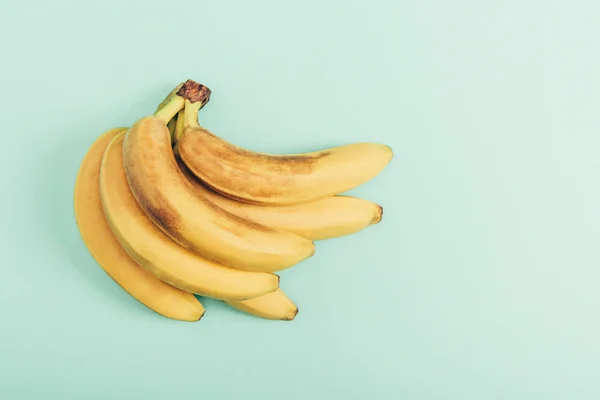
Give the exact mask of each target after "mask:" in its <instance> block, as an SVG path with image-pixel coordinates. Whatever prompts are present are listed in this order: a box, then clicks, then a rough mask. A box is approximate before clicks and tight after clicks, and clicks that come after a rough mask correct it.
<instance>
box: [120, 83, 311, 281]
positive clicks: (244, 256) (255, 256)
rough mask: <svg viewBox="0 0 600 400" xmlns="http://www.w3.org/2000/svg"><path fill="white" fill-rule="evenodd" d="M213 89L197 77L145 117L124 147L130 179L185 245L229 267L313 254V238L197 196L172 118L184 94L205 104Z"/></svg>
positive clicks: (268, 268) (149, 209)
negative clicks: (178, 151)
mask: <svg viewBox="0 0 600 400" xmlns="http://www.w3.org/2000/svg"><path fill="white" fill-rule="evenodd" d="M209 95H210V90H209V89H208V88H206V87H204V86H202V85H199V84H197V83H195V82H193V81H187V82H186V83H185V84H184V86H183V87H182V88H181V89H180V90H179V91H178V92H177V94H175V95H174V96H172V98H171V100H170V101H168V102H167V103H166V104H165V105H164V106H163V107H161V108H160V110H159V111H157V112H155V113H154V114H153V115H151V116H147V117H144V118H141V119H139V120H138V121H136V122H135V124H134V125H133V126H132V127H131V128H130V129H129V130H128V132H127V134H126V136H125V141H124V145H123V158H124V159H123V164H124V167H125V171H126V177H127V181H128V184H129V187H130V189H131V192H132V193H133V196H134V197H135V199H136V200H137V203H138V204H139V205H140V207H141V209H142V210H143V211H144V212H145V213H146V215H147V216H148V217H149V218H150V219H151V220H152V221H153V222H154V223H155V224H156V225H157V226H158V227H159V228H160V229H162V231H163V232H165V233H166V234H167V235H168V236H169V237H171V238H172V239H173V240H174V241H175V242H177V243H179V244H180V245H181V246H182V247H185V248H186V249H188V250H190V251H193V252H195V253H197V254H199V255H201V256H203V257H205V258H207V259H210V260H213V261H215V262H217V263H221V264H223V265H226V266H230V267H235V268H238V269H242V270H248V271H261V272H274V271H279V270H283V269H286V268H289V267H291V266H293V265H295V264H297V263H299V262H300V261H302V260H304V259H306V258H308V257H310V256H312V255H313V254H314V251H315V248H314V243H313V242H312V241H310V240H307V239H305V238H302V237H300V236H297V235H294V234H293V233H290V232H286V231H281V230H276V229H273V228H268V227H266V226H263V225H260V224H257V223H255V222H252V221H248V220H245V219H243V218H240V217H238V216H236V215H234V214H231V213H229V212H227V211H225V210H223V209H221V208H219V207H217V206H215V205H214V204H212V203H211V202H210V201H208V200H206V199H205V198H202V197H199V196H197V195H196V193H195V191H194V188H193V186H192V185H191V183H190V182H189V181H188V180H187V178H186V177H185V176H184V175H183V173H182V172H181V171H180V169H179V167H178V165H177V162H176V161H175V157H174V153H173V149H172V141H171V136H170V134H169V131H168V129H167V128H166V123H167V121H169V120H171V119H172V118H173V117H174V115H175V114H176V113H177V112H178V111H179V110H181V109H182V108H183V106H184V97H185V98H186V99H188V100H189V101H191V102H194V104H195V107H198V108H200V107H201V106H202V105H203V104H205V103H206V101H208V98H209Z"/></svg>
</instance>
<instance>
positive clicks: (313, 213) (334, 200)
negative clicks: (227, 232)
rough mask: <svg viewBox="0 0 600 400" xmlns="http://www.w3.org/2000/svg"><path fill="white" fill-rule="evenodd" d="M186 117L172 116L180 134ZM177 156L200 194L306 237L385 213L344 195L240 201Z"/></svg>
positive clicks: (357, 225)
mask: <svg viewBox="0 0 600 400" xmlns="http://www.w3.org/2000/svg"><path fill="white" fill-rule="evenodd" d="M184 118H185V113H184V112H183V110H182V111H180V112H179V115H178V116H177V118H174V119H173V120H177V122H176V126H177V128H176V135H177V136H178V137H179V136H181V134H182V133H183V127H182V123H181V122H182V120H183V119H184ZM173 120H171V121H173ZM176 150H177V148H176ZM176 160H177V164H178V165H179V167H180V169H181V171H182V172H183V173H184V175H185V176H186V177H187V178H188V180H189V181H190V182H191V183H192V185H193V186H194V190H195V191H196V193H197V195H198V196H199V197H204V198H206V199H208V200H209V201H211V202H212V203H213V204H215V205H217V206H218V207H220V208H222V209H224V210H226V211H229V212H230V213H232V214H235V215H237V216H239V217H242V218H244V219H248V220H251V221H254V222H256V223H259V224H262V225H266V226H270V227H272V228H276V229H281V230H285V231H288V232H292V233H295V234H296V235H298V236H302V237H304V238H306V239H310V240H325V239H331V238H335V237H341V236H346V235H350V234H352V233H356V232H358V231H360V230H362V229H365V228H367V227H368V226H370V225H372V224H377V223H379V222H380V221H381V218H382V215H383V208H382V207H381V206H379V205H378V204H375V203H373V202H370V201H368V200H364V199H360V198H357V197H351V196H343V195H337V196H330V197H326V198H323V199H319V200H314V201H311V202H308V203H302V204H292V205H284V206H275V205H268V204H250V203H244V202H240V201H237V200H233V199H230V198H229V197H225V196H222V195H220V194H219V193H217V192H215V191H213V190H211V189H210V188H208V187H207V186H206V185H205V184H203V183H202V182H201V181H200V180H199V179H198V178H197V177H196V176H195V175H194V174H193V173H192V172H191V171H190V170H189V169H188V168H187V166H186V165H185V163H184V162H183V161H182V160H181V157H180V156H179V154H177V156H176Z"/></svg>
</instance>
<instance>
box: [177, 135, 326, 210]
mask: <svg viewBox="0 0 600 400" xmlns="http://www.w3.org/2000/svg"><path fill="white" fill-rule="evenodd" d="M206 137H210V138H216V136H215V135H214V134H212V133H211V132H210V131H208V130H206V129H204V128H192V129H189V130H187V131H186V133H185V134H184V135H183V137H182V138H181V140H180V149H179V151H180V153H181V156H182V158H183V159H184V161H186V164H187V165H188V167H189V168H190V169H191V170H192V171H196V172H199V171H202V170H203V169H205V168H204V166H203V165H202V162H195V161H196V160H206V154H205V153H204V151H203V150H204V149H205V146H204V145H203V141H204V140H206ZM215 140H218V141H220V142H221V143H219V144H218V145H215V146H213V147H212V154H211V157H210V159H211V160H213V163H212V167H213V168H219V169H221V170H222V171H221V172H222V173H218V174H213V175H212V176H211V179H212V180H213V182H212V184H208V182H206V181H205V182H206V183H207V184H208V186H210V187H211V188H212V189H213V190H216V191H217V192H219V193H222V194H223V195H226V196H227V197H230V198H232V199H235V200H240V201H245V202H249V203H253V202H252V201H250V200H248V199H245V198H240V197H236V196H235V195H233V194H231V193H224V192H223V191H221V190H219V188H218V187H219V186H221V187H232V186H235V185H233V184H232V182H244V181H247V180H249V179H254V178H256V177H260V178H261V179H263V181H264V182H265V184H264V185H256V186H254V187H249V188H246V189H247V190H248V191H249V192H250V193H249V194H250V195H252V196H254V197H263V198H270V197H275V196H278V195H280V194H281V193H282V191H281V190H279V189H280V188H281V184H280V181H281V177H280V176H279V175H287V176H290V177H293V176H294V175H309V174H311V173H312V172H313V170H314V168H315V166H316V164H317V163H318V162H319V160H321V159H322V158H325V157H327V156H329V155H330V154H331V151H329V150H324V151H320V152H314V153H310V154H298V155H270V154H264V153H257V152H252V151H249V150H246V149H242V148H240V147H237V146H235V145H233V144H231V143H228V142H225V141H224V140H222V139H220V138H217V139H215ZM249 158H252V159H254V160H256V162H257V163H261V162H263V163H264V165H265V166H266V168H267V169H266V171H267V176H262V174H258V173H255V172H252V171H248V170H243V169H237V170H236V169H234V170H233V171H231V172H229V173H225V172H224V169H225V168H224V167H223V164H229V165H236V166H238V167H239V166H243V165H244V162H243V161H247V160H248V159H249ZM219 160H223V162H220V161H219ZM268 173H273V174H275V176H274V177H273V179H272V182H269V177H268ZM196 175H199V176H200V177H201V174H196ZM256 204H260V202H256Z"/></svg>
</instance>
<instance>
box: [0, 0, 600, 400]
mask: <svg viewBox="0 0 600 400" xmlns="http://www.w3.org/2000/svg"><path fill="white" fill-rule="evenodd" d="M599 12H600V8H599V7H598V4H597V2H592V1H591V0H590V1H569V2H567V1H552V0H549V1H540V0H538V1H532V0H520V1H517V0H508V1H507V0H504V1H476V0H457V1H444V0H428V1H423V0H404V1H370V2H367V1H361V2H352V1H350V2H341V1H329V2H321V1H313V0H305V1H302V2H281V1H279V2H276V1H252V2H249V1H248V2H242V1H212V2H201V1H187V0H186V1H180V2H158V1H156V0H145V1H131V2H126V3H124V2H117V1H103V2H75V1H54V2H43V1H41V0H32V1H30V2H16V1H12V2H3V3H2V12H1V13H0V31H1V32H0V33H1V34H2V37H3V41H2V42H3V43H2V50H1V54H2V63H1V64H0V71H1V73H0V89H1V92H0V93H2V98H1V100H0V109H1V110H2V111H1V113H0V126H2V133H1V135H2V136H1V137H2V143H1V145H0V168H1V170H2V171H3V172H2V174H1V175H0V187H1V188H2V195H1V197H0V209H1V211H0V213H1V228H0V235H1V240H0V273H1V274H0V321H1V322H0V398H1V399H3V400H5V399H6V400H8V399H42V398H44V399H84V398H85V399H173V398H183V397H184V396H185V397H186V398H193V399H215V400H218V399H262V400H269V399H287V400H296V399H298V400H299V399H333V398H340V399H388V398H389V399H436V400H437V399H440V400H450V399H457V400H458V399H460V400H470V399H473V400H483V399H485V400H494V399H511V400H516V399H519V400H520V399H528V400H532V399H544V400H551V399H565V400H566V399H568V400H583V399H598V398H600V380H599V379H598V371H600V322H599V318H600V317H599V315H598V310H599V306H600V291H599V290H598V287H599V281H600V271H599V267H600V255H599V245H598V240H599V234H600V214H599V207H600V190H599V189H598V179H597V177H598V170H599V168H600V157H598V150H599V146H600V136H599V135H598V132H599V131H600V119H599V118H598V112H597V109H598V105H599V104H600V87H599V86H600V68H599V61H600V51H599V47H598V37H600V36H599V35H600V25H599V24H598V13H599ZM187 78H192V79H195V80H197V81H199V82H201V83H203V84H205V85H207V86H209V87H210V88H211V89H212V91H213V96H212V99H211V102H210V103H209V105H208V106H206V108H205V109H204V111H203V112H202V114H201V119H202V122H203V124H204V125H206V126H207V127H208V128H209V129H211V130H213V131H214V132H215V133H217V134H220V135H222V136H223V137H225V138H226V139H229V140H231V141H234V142H236V143H237V144H239V145H242V146H245V147H248V148H252V149H255V150H260V151H267V152H296V151H308V150H314V149H319V148H324V147H328V146H334V145H339V144H344V143H349V142H353V141H362V140H368V141H377V142H383V143H386V144H388V145H390V146H391V147H392V148H393V149H394V151H395V158H394V160H393V161H392V163H391V164H390V165H389V167H388V168H387V169H386V170H385V171H384V172H383V173H382V174H381V175H379V176H378V177H376V178H375V179H374V180H372V181H371V182H369V183H368V184H365V185H364V186H361V187H359V188H356V189H355V190H353V191H352V192H351V193H352V194H354V195H357V196H362V197H365V198H368V199H371V200H373V201H376V202H379V203H381V204H382V205H383V206H384V208H385V215H384V220H383V222H382V223H381V224H379V225H377V226H373V227H371V228H369V229H367V230H365V231H363V232H361V233H359V234H356V235H354V236H351V237H346V238H340V239H336V240H331V241H327V242H320V243H318V245H317V254H316V256H315V257H313V258H311V259H310V260H308V261H306V262H304V263H302V264H300V265H298V266H297V267H295V268H293V269H291V270H288V271H285V272H282V273H281V276H282V287H283V288H284V290H285V291H286V292H287V293H289V295H290V297H291V298H292V299H294V300H295V301H296V302H297V304H298V305H299V308H300V313H299V315H298V317H297V319H296V320H295V321H293V322H279V321H265V320H260V319H258V318H254V317H250V316H247V315H245V314H242V313H240V312H238V311H235V310H233V309H230V308H228V307H227V306H225V305H223V304H221V303H219V302H216V301H211V300H209V299H207V300H204V304H205V306H206V308H207V313H206V316H205V317H204V319H203V320H202V321H201V322H199V323H195V324H191V323H182V322H175V321H171V320H168V319H165V318H162V317H159V316H158V315H156V314H154V313H153V312H151V311H149V310H148V309H146V308H145V307H144V306H142V305H141V304H139V303H137V302H136V301H135V300H133V299H132V298H130V297H129V296H128V295H127V294H126V293H125V292H124V291H122V290H121V289H120V288H119V287H118V286H117V285H116V284H115V283H114V282H113V281H111V280H110V278H108V276H107V275H106V274H105V273H104V272H103V271H102V270H101V269H100V268H99V267H98V266H97V265H96V263H95V262H94V261H93V259H92V258H91V256H90V255H89V253H88V252H87V250H86V248H85V246H84V244H83V243H82V241H81V240H80V238H79V235H78V232H77V228H76V225H75V221H74V217H73V209H72V194H73V183H74V179H75V175H76V172H77V169H78V167H79V163H80V161H81V159H82V157H83V156H84V154H85V153H86V150H87V148H88V147H89V146H90V145H91V143H92V142H93V140H94V139H95V138H96V137H97V136H98V135H99V134H100V133H101V132H103V131H104V130H106V129H108V128H111V127H115V126H122V125H129V124H131V123H133V122H134V121H135V120H136V119H137V118H139V117H141V116H143V115H145V114H148V113H150V112H152V111H153V110H154V108H155V107H156V105H157V104H158V103H159V102H160V101H161V100H162V98H163V97H164V96H165V94H166V93H167V92H168V91H169V90H170V89H171V88H172V87H173V86H174V85H176V84H177V83H178V82H180V81H182V80H185V79H187Z"/></svg>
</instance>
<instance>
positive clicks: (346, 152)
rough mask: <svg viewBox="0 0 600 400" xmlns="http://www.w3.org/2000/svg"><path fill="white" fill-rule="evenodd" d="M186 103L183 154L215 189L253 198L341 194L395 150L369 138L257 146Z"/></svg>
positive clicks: (289, 200) (298, 199) (273, 200)
mask: <svg viewBox="0 0 600 400" xmlns="http://www.w3.org/2000/svg"><path fill="white" fill-rule="evenodd" d="M185 107H186V114H185V115H186V117H185V119H186V125H187V127H186V130H185V132H184V133H183V135H181V137H179V138H178V143H177V144H176V146H177V147H178V152H179V154H180V155H181V159H182V160H183V162H184V163H185V164H186V165H187V166H188V167H189V169H190V170H191V171H192V172H193V173H194V174H195V175H196V176H197V177H198V178H200V179H201V180H202V181H203V182H205V183H206V184H207V185H208V186H209V187H210V188H211V189H213V190H214V191H216V192H218V193H221V194H222V195H224V196H227V197H230V198H232V199H235V200H239V201H243V202H247V203H256V204H274V205H289V204H299V203H307V202H310V201H314V200H318V199H322V198H325V197H329V196H332V195H336V194H340V193H342V192H345V191H347V190H350V189H352V188H355V187H357V186H359V185H362V184H363V183H365V182H367V181H369V180H370V179H372V178H373V177H375V176H376V175H377V174H379V173H380V172H381V171H382V170H383V169H384V168H385V167H386V166H387V164H388V163H389V162H390V161H391V159H392V156H393V153H392V149H391V148H390V147H388V146H386V145H383V144H379V143H367V142H364V143H353V144H347V145H344V146H338V147H334V148H330V149H327V150H322V151H316V152H310V153H304V154H286V155H272V154H265V153H259V152H254V151H250V150H247V149H243V148H241V147H238V146H235V145H234V144H232V143H230V142H228V141H226V140H224V139H222V138H220V137H218V136H216V135H214V134H213V133H211V132H210V131H209V130H207V129H205V128H203V127H201V126H200V125H199V124H198V120H197V115H194V114H197V110H198V109H199V107H198V106H197V105H194V104H192V103H191V102H189V101H188V102H186V105H185ZM188 110H189V112H188Z"/></svg>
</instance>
